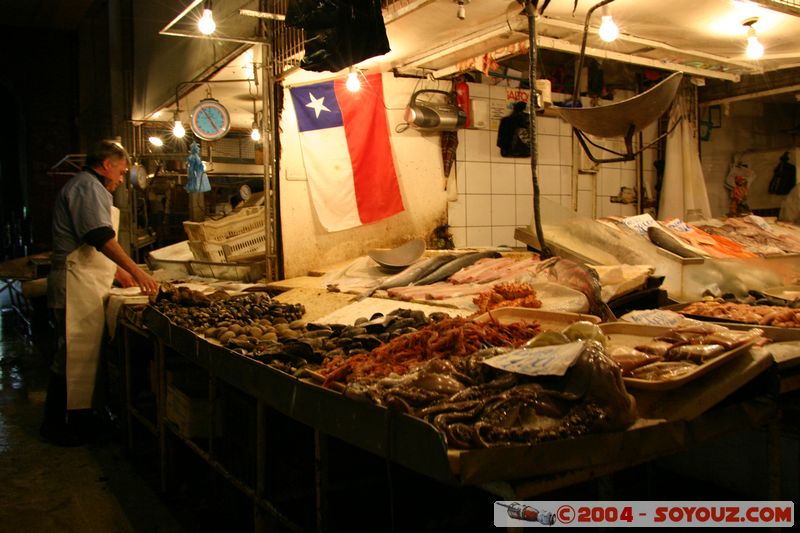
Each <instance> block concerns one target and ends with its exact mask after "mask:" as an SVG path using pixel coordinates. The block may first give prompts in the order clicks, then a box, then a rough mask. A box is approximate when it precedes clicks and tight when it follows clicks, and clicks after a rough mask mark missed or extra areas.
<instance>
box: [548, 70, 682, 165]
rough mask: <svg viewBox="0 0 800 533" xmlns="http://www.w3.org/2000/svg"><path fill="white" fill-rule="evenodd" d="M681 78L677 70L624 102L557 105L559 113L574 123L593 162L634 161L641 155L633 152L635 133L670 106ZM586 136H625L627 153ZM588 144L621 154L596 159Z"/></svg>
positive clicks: (580, 139)
mask: <svg viewBox="0 0 800 533" xmlns="http://www.w3.org/2000/svg"><path fill="white" fill-rule="evenodd" d="M682 79H683V74H682V73H680V72H675V73H673V74H671V75H670V76H669V77H667V78H665V79H664V80H663V81H661V82H660V83H659V84H658V85H655V86H654V87H651V88H650V89H648V90H647V91H645V92H643V93H641V94H638V95H636V96H634V97H632V98H628V99H627V100H623V101H622V102H618V103H615V104H609V105H605V106H599V107H585V108H582V107H575V108H558V112H559V113H560V114H561V117H562V118H563V119H564V120H566V121H567V122H569V123H570V124H571V125H572V127H573V128H574V131H575V135H576V136H577V137H578V141H579V142H580V143H581V146H582V147H583V150H584V152H586V155H587V156H589V159H591V160H592V161H593V162H595V163H611V162H615V161H631V160H632V159H634V158H635V157H636V156H637V155H638V152H634V151H633V136H634V135H635V134H636V133H638V132H640V131H642V130H643V129H644V128H646V127H647V126H649V125H650V124H652V123H653V122H655V121H656V120H658V118H659V117H660V116H661V115H663V114H664V113H665V112H666V111H667V110H668V109H669V106H670V105H671V104H672V100H674V99H675V94H676V93H677V92H678V88H679V87H680V84H681V80H682ZM673 127H674V125H673ZM670 129H671V128H670ZM586 135H593V136H595V137H604V138H609V137H623V138H624V139H625V148H626V153H625V154H620V153H617V152H613V151H612V150H608V149H604V148H603V147H601V146H598V145H597V144H595V143H593V142H591V140H589V139H587V138H586ZM587 143H588V144H592V145H594V146H596V147H598V148H600V149H604V150H605V151H608V152H611V153H614V154H616V155H617V156H618V157H613V158H605V159H599V158H596V157H595V156H594V155H593V154H592V152H591V150H590V149H589V147H588V146H587ZM645 148H646V147H645ZM639 151H641V150H639Z"/></svg>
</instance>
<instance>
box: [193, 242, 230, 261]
mask: <svg viewBox="0 0 800 533" xmlns="http://www.w3.org/2000/svg"><path fill="white" fill-rule="evenodd" d="M189 249H190V250H192V255H194V258H195V259H196V260H198V261H209V262H211V263H226V262H227V261H226V260H225V251H224V250H223V249H222V244H219V243H215V242H205V241H189Z"/></svg>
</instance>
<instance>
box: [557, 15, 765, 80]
mask: <svg viewBox="0 0 800 533" xmlns="http://www.w3.org/2000/svg"><path fill="white" fill-rule="evenodd" d="M541 25H542V26H545V27H547V26H549V27H553V28H563V29H567V30H572V31H575V32H578V33H581V32H583V26H581V25H580V24H575V23H574V22H569V21H565V20H557V19H552V18H546V17H545V18H542V21H541ZM598 31H599V30H598V29H597V28H589V32H590V33H598ZM617 39H618V40H620V41H625V42H630V43H635V44H641V45H644V46H649V47H652V48H655V49H657V50H665V51H668V52H675V53H678V54H682V55H688V56H692V57H699V58H703V59H709V60H711V61H714V62H717V63H720V64H722V65H734V66H737V67H740V68H742V69H744V70H746V71H748V72H750V73H760V72H762V71H763V69H762V68H760V67H758V66H756V65H754V64H753V62H752V61H740V60H737V59H730V58H727V57H724V56H719V55H715V54H709V53H707V52H702V51H700V50H691V49H684V48H678V47H676V46H672V45H669V44H666V43H662V42H661V41H655V40H653V39H645V38H644V37H637V36H635V35H628V34H625V33H620V34H619V37H617Z"/></svg>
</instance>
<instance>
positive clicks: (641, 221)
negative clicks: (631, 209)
mask: <svg viewBox="0 0 800 533" xmlns="http://www.w3.org/2000/svg"><path fill="white" fill-rule="evenodd" d="M622 223H623V224H625V225H626V226H628V227H629V228H631V229H632V230H633V231H635V232H637V233H639V234H641V235H647V228H649V227H650V226H658V222H656V220H655V219H654V218H653V217H651V216H650V215H648V214H647V213H645V214H644V215H636V216H635V217H625V218H623V219H622Z"/></svg>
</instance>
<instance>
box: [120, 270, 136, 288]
mask: <svg viewBox="0 0 800 533" xmlns="http://www.w3.org/2000/svg"><path fill="white" fill-rule="evenodd" d="M114 280H116V282H117V283H119V284H120V285H121V286H122V287H126V288H127V287H136V286H137V285H138V284H137V283H136V280H135V279H133V276H131V275H130V274H128V273H127V272H126V271H125V270H123V269H122V268H120V267H117V272H116V274H114Z"/></svg>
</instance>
